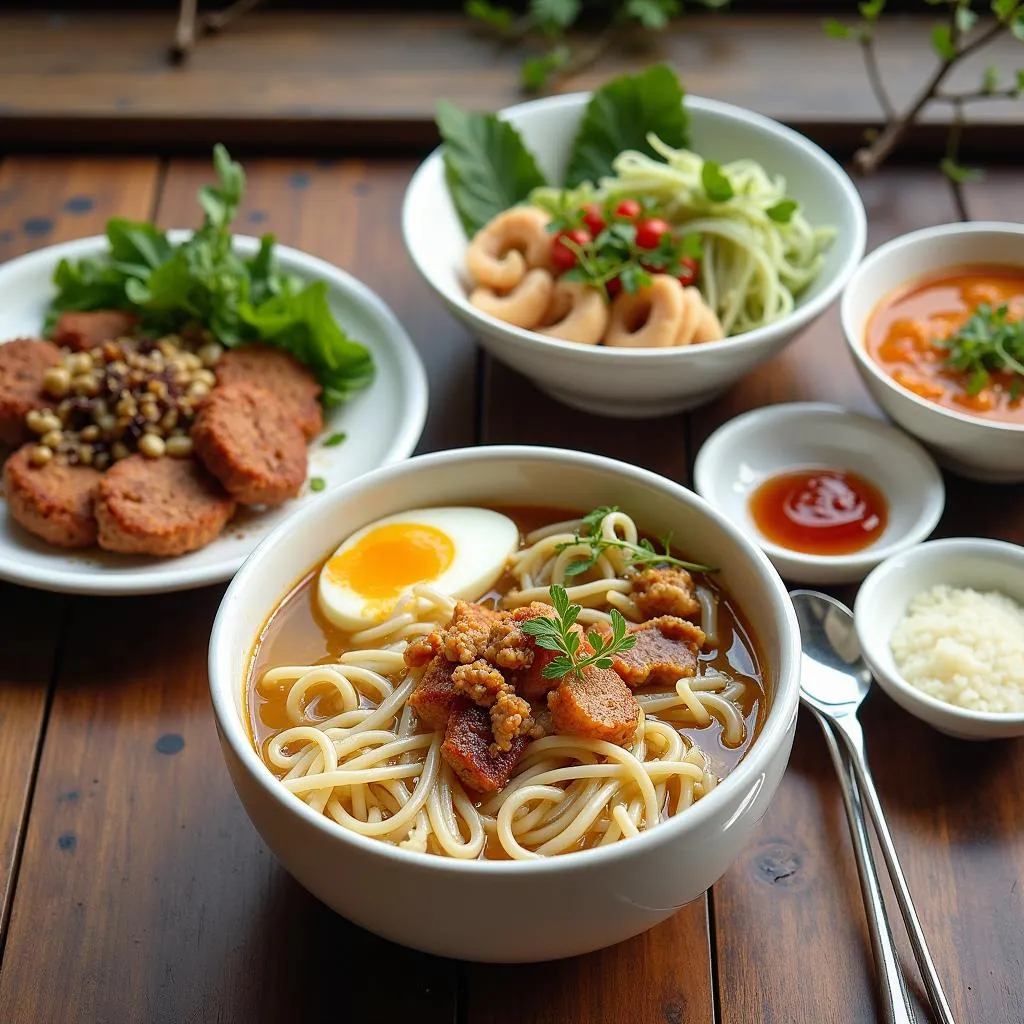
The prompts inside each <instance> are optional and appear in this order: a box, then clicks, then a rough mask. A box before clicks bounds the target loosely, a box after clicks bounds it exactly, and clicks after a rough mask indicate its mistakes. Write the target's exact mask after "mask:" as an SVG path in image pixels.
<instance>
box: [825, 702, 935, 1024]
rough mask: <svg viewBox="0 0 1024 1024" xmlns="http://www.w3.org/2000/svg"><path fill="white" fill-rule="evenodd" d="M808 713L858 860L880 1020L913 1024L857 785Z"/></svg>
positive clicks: (832, 739) (831, 738) (830, 734)
mask: <svg viewBox="0 0 1024 1024" xmlns="http://www.w3.org/2000/svg"><path fill="white" fill-rule="evenodd" d="M810 710H811V712H812V714H813V715H814V717H815V718H816V719H817V720H818V724H819V725H820V726H821V731H822V732H823V733H824V734H825V742H826V744H827V745H828V752H829V754H831V755H832V763H833V764H834V765H835V767H836V773H837V774H838V776H839V782H840V787H839V788H840V791H841V792H842V794H843V804H844V805H845V807H846V820H847V822H848V823H849V826H850V839H851V840H852V841H853V852H854V855H855V857H856V860H857V874H858V876H859V877H860V890H861V894H862V895H863V897H864V909H865V911H866V912H867V922H868V934H869V935H870V937H871V952H872V953H873V954H874V958H875V969H876V971H877V972H878V982H879V985H880V986H881V988H882V997H883V1004H884V1005H883V1006H882V1011H883V1014H882V1019H883V1021H884V1022H885V1024H915V1022H916V1020H917V1016H916V1014H915V1012H914V1008H913V1005H912V1003H911V1001H910V997H909V996H908V994H907V988H906V984H905V983H904V980H903V969H902V968H901V967H900V961H899V958H898V957H897V955H896V947H895V944H894V942H893V937H892V929H891V928H890V927H889V918H888V915H887V914H886V912H885V903H884V901H883V898H882V888H881V886H880V885H879V882H878V871H877V870H876V868H875V857H874V852H873V851H872V849H871V841H870V839H869V838H868V829H867V821H866V820H865V818H864V806H863V804H862V803H861V799H860V793H859V792H858V789H857V781H856V779H855V777H854V775H853V772H852V769H851V767H850V763H849V758H848V757H846V756H845V753H844V751H843V750H842V749H840V747H839V743H838V742H837V741H836V738H835V735H834V733H833V731H832V727H831V726H830V725H829V724H828V721H827V720H826V719H825V718H824V716H823V715H821V714H820V713H819V712H818V711H816V710H814V708H811V709H810Z"/></svg>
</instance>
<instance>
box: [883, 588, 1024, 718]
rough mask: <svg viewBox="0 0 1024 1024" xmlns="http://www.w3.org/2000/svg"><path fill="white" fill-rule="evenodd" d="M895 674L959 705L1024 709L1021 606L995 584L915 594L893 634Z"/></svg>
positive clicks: (1012, 710) (997, 709)
mask: <svg viewBox="0 0 1024 1024" xmlns="http://www.w3.org/2000/svg"><path fill="white" fill-rule="evenodd" d="M891 645H892V653H893V658H894V660H895V662H896V667H897V668H898V669H899V671H900V675H902V676H903V678H904V679H905V680H906V681H907V682H908V683H910V685H911V686H913V687H916V688H917V689H918V690H921V691H923V692H924V693H927V694H929V695H930V696H932V697H937V698H938V699H939V700H943V701H946V702H947V703H948V704H956V705H958V706H959V707H962V708H970V709H972V710H974V711H995V712H1003V713H1015V712H1016V713H1020V712H1024V608H1022V607H1021V606H1020V605H1019V604H1017V602H1016V601H1014V600H1012V599H1011V598H1009V597H1007V596H1006V595H1005V594H1000V593H998V592H995V591H988V592H985V593H981V592H979V591H977V590H971V589H969V588H962V587H948V586H944V585H940V586H937V587H932V588H931V589H930V590H926V591H924V592H923V593H921V594H918V595H917V597H915V598H914V599H913V600H912V601H911V602H910V607H909V608H908V609H907V613H906V615H904V616H903V618H902V619H901V620H900V622H899V624H898V625H897V626H896V629H895V630H894V631H893V634H892V640H891Z"/></svg>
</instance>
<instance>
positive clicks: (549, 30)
mask: <svg viewBox="0 0 1024 1024" xmlns="http://www.w3.org/2000/svg"><path fill="white" fill-rule="evenodd" d="M582 6H583V5H582V3H581V0H530V17H531V18H533V20H534V21H535V22H536V23H537V27H538V28H539V29H540V30H541V32H543V33H544V34H545V35H548V36H557V35H558V34H559V33H561V32H564V31H565V30H566V29H567V28H569V27H570V26H571V25H572V24H573V23H574V22H575V21H576V19H577V18H578V17H579V16H580V10H581V8H582Z"/></svg>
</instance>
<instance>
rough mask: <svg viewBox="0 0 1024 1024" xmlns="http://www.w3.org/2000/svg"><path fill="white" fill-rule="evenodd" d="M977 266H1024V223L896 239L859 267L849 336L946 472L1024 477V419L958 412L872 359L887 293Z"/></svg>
mask: <svg viewBox="0 0 1024 1024" xmlns="http://www.w3.org/2000/svg"><path fill="white" fill-rule="evenodd" d="M970 264H988V265H993V264H1001V265H1007V266H1010V267H1017V268H1021V269H1024V225H1022V224H1004V223H1000V222H995V221H975V222H972V223H967V224H940V225H938V226H937V227H931V228H924V229H922V230H921V231H913V232H911V233H910V234H907V235H901V236H900V237H899V238H894V239H893V240H892V241H891V242H887V243H886V244H885V245H882V246H880V247H879V248H877V249H875V250H874V252H872V253H870V254H869V255H868V256H867V258H866V259H865V260H864V262H863V263H861V265H860V266H859V267H858V268H857V269H856V271H855V272H854V274H853V276H852V277H851V278H850V283H849V284H848V285H847V286H846V289H845V290H844V292H843V297H842V301H841V303H840V306H839V315H840V319H841V320H842V325H843V333H844V334H845V336H846V342H847V344H848V345H849V347H850V351H851V352H852V353H853V359H854V364H855V365H856V367H857V371H858V373H859V374H860V377H861V380H863V381H864V384H865V385H866V386H867V389H868V391H870V392H871V397H872V398H874V400H875V401H876V402H877V403H878V404H879V405H880V406H881V408H882V409H883V410H884V411H885V413H886V414H887V415H888V416H889V417H890V418H891V419H892V420H894V421H895V422H896V423H897V424H899V426H901V427H902V428H903V429H904V430H905V431H906V432H907V433H908V434H913V435H914V437H916V438H917V439H918V440H919V441H923V442H924V443H925V444H926V445H927V446H928V447H929V448H931V450H932V452H933V453H934V455H935V457H936V459H937V460H938V462H939V463H940V464H942V465H943V466H945V467H946V468H947V469H951V470H953V471H954V472H956V473H959V474H960V475H961V476H965V477H968V478H970V479H972V480H983V481H987V482H990V483H1020V482H1022V481H1024V424H1021V423H1004V422H998V421H996V420H986V419H982V418H981V417H980V416H970V415H968V414H967V413H961V412H956V411H955V410H953V409H946V408H944V407H943V406H940V405H936V404H935V403H934V402H929V401H927V400H926V399H924V398H921V397H920V396H919V395H916V394H914V392H913V391H909V390H908V389H907V388H905V387H903V386H902V385H901V384H898V383H897V382H896V381H895V380H893V379H892V377H890V376H889V374H887V373H886V372H885V370H884V369H882V367H881V366H879V365H878V363H876V362H875V361H874V359H872V358H871V356H870V355H869V354H868V351H867V330H868V324H869V321H870V319H871V315H872V314H873V313H874V311H875V310H876V309H877V308H878V305H879V303H880V302H882V301H883V300H884V299H885V298H886V296H888V295H889V294H891V293H892V292H893V291H896V290H898V289H899V288H900V287H901V286H902V285H906V284H909V283H911V282H912V281H914V280H915V279H916V278H920V277H924V276H927V275H929V274H934V273H936V272H939V271H942V270H947V269H951V268H956V267H958V266H965V265H970Z"/></svg>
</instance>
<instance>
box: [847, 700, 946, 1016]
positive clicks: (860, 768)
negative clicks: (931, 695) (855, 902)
mask: <svg viewBox="0 0 1024 1024" xmlns="http://www.w3.org/2000/svg"><path fill="white" fill-rule="evenodd" d="M835 724H836V726H837V727H838V730H839V732H840V734H841V735H842V737H843V740H844V741H845V743H846V748H847V750H848V751H849V753H850V764H851V765H852V767H853V771H854V775H855V776H856V778H857V783H858V785H859V786H860V792H861V798H862V799H863V801H864V805H865V806H866V807H867V809H868V814H869V815H870V816H871V820H872V822H873V823H874V826H875V834H876V835H877V836H878V845H879V846H880V847H881V848H882V856H883V857H884V858H885V866H886V867H887V868H888V869H889V877H890V878H891V879H892V886H893V890H894V891H895V893H896V901H897V903H899V907H900V913H901V914H902V915H903V921H904V923H905V924H906V926H907V933H908V934H909V935H910V944H911V946H913V948H914V956H915V957H916V958H917V964H918V967H920V968H921V977H922V978H923V979H924V987H925V989H926V990H927V992H928V1001H929V1002H930V1003H931V1007H932V1010H933V1012H934V1013H935V1017H936V1020H937V1021H938V1024H956V1021H955V1020H954V1019H953V1013H952V1011H951V1010H950V1008H949V1003H947V1002H946V995H945V993H944V992H943V991H942V983H941V982H940V981H939V975H938V972H937V971H936V969H935V964H934V962H933V961H932V957H931V953H930V952H929V951H928V943H927V941H926V940H925V937H924V931H923V930H922V928H921V922H920V920H919V919H918V916H917V911H916V910H915V909H914V901H913V899H912V898H911V895H910V887H909V886H908V885H907V879H906V876H905V875H904V874H903V867H902V866H901V865H900V859H899V855H898V854H897V853H896V846H895V844H894V843H893V841H892V833H890V831H889V826H888V824H887V823H886V820H885V812H884V811H883V810H882V803H881V801H880V800H879V799H878V790H876V789H875V783H874V780H873V779H872V777H871V769H870V768H869V767H868V762H867V757H866V755H865V752H864V733H863V731H862V729H861V726H860V722H859V721H858V720H857V718H856V717H855V716H854V715H845V716H843V717H842V718H837V719H835Z"/></svg>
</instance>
